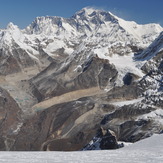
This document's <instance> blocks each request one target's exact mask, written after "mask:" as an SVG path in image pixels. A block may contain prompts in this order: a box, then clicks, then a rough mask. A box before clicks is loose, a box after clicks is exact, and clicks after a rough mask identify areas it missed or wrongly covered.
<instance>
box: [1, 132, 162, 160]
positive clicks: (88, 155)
mask: <svg viewBox="0 0 163 163" xmlns="http://www.w3.org/2000/svg"><path fill="white" fill-rule="evenodd" d="M162 140H163V134H160V135H153V136H152V137H150V138H147V139H144V140H141V141H139V142H137V143H134V144H132V145H129V146H126V147H124V148H121V149H118V150H104V151H101V150H99V151H77V152H0V162H1V163H54V162H57V163H70V162H71V163H88V162H91V163H131V162H132V163H162V162H163V148H162V147H163V141H162Z"/></svg>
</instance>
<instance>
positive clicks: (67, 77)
mask: <svg viewBox="0 0 163 163" xmlns="http://www.w3.org/2000/svg"><path fill="white" fill-rule="evenodd" d="M74 62H75V61H74V60H73V61H71V62H70V63H69V64H68V65H67V66H66V67H64V68H63V69H59V67H62V66H63V64H65V63H62V64H58V65H55V67H54V64H56V63H53V64H51V65H50V66H49V67H48V68H47V69H46V70H45V71H43V72H42V73H41V74H40V75H38V76H37V77H35V78H33V79H32V80H31V83H33V85H34V86H35V87H36V89H37V90H38V91H39V92H40V93H41V95H42V96H43V97H44V98H46V97H54V96H59V95H62V94H64V93H67V92H71V91H74V90H80V89H87V88H90V87H100V88H101V89H103V88H105V87H106V86H107V85H108V83H110V85H113V83H114V81H115V80H116V76H117V70H116V69H115V67H114V66H113V65H111V64H110V63H109V61H108V60H103V59H100V58H98V57H91V58H90V60H89V61H87V62H85V61H84V63H83V65H82V66H81V70H80V72H75V69H76V63H74ZM51 67H53V68H54V69H53V70H52V72H54V73H51V74H50V75H47V73H48V71H49V69H52V68H51ZM43 83H44V84H43ZM52 84H53V87H51V85H52ZM43 85H44V86H43ZM42 86H43V87H42Z"/></svg>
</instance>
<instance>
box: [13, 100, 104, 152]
mask: <svg viewBox="0 0 163 163" xmlns="http://www.w3.org/2000/svg"><path fill="white" fill-rule="evenodd" d="M94 113H96V107H95V105H94V102H93V101H92V100H91V99H89V98H84V99H80V100H78V101H74V102H70V103H65V104H60V105H56V106H54V107H51V108H49V109H47V110H45V111H43V112H40V113H38V114H37V115H36V116H34V117H33V118H31V119H29V120H27V121H26V122H25V123H24V124H23V126H22V127H21V130H20V132H19V135H18V136H17V139H16V140H15V143H14V145H13V147H12V150H69V151H72V150H79V149H81V148H82V147H83V146H84V144H86V143H88V141H89V140H90V139H91V137H93V135H94V134H95V133H96V129H97V128H98V125H99V122H100V121H101V117H100V116H97V115H95V114H94ZM99 113H100V112H99ZM92 120H93V122H94V123H92ZM63 143H65V145H64V146H63Z"/></svg>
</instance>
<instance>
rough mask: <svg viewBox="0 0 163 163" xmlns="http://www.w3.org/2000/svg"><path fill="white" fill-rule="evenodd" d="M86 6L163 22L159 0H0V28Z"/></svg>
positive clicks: (67, 13)
mask: <svg viewBox="0 0 163 163" xmlns="http://www.w3.org/2000/svg"><path fill="white" fill-rule="evenodd" d="M86 6H92V7H97V8H103V9H105V10H107V11H111V12H112V13H114V14H115V15H117V16H119V17H121V18H124V19H126V20H134V21H136V22H137V23H141V24H145V23H160V24H161V25H162V26H163V0H0V28H5V27H6V26H7V24H8V23H9V22H13V23H14V24H16V25H18V26H19V27H20V28H25V27H26V26H27V25H29V24H30V23H31V22H32V21H33V20H34V19H35V17H37V16H46V15H50V16H62V17H70V16H72V15H73V14H74V13H75V12H76V11H78V10H80V9H82V8H83V7H86Z"/></svg>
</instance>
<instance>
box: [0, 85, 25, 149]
mask: <svg viewBox="0 0 163 163" xmlns="http://www.w3.org/2000/svg"><path fill="white" fill-rule="evenodd" d="M20 115H21V111H20V109H19V107H18V105H17V104H16V102H15V101H14V100H13V99H12V98H11V96H10V95H9V94H8V93H7V91H5V90H4V89H2V88H0V130H1V132H0V150H1V151H5V150H10V149H11V147H12V145H13V144H14V141H15V138H16V135H17V134H18V132H19V129H20V127H21V125H22V123H21V120H20Z"/></svg>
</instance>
